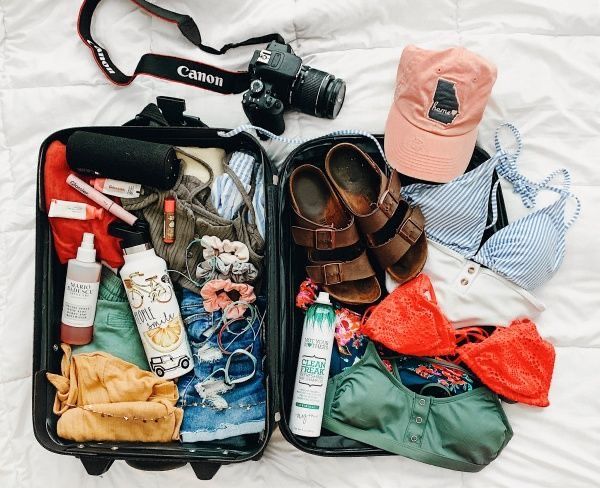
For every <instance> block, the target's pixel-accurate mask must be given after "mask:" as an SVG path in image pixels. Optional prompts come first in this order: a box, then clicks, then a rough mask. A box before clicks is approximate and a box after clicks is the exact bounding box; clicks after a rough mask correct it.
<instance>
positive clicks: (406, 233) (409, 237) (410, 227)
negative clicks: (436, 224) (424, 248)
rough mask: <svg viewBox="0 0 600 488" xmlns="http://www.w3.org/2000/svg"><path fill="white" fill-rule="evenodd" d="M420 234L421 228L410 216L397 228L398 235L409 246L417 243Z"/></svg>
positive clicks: (421, 232)
mask: <svg viewBox="0 0 600 488" xmlns="http://www.w3.org/2000/svg"><path fill="white" fill-rule="evenodd" d="M422 234H423V228H422V227H421V226H420V225H418V224H416V223H415V222H413V221H412V220H411V219H410V218H409V219H407V220H406V222H404V225H401V226H400V228H399V229H398V235H399V236H400V237H402V239H404V240H405V241H406V242H408V243H409V244H410V245H411V246H414V245H415V244H416V243H417V241H418V240H419V237H421V235H422Z"/></svg>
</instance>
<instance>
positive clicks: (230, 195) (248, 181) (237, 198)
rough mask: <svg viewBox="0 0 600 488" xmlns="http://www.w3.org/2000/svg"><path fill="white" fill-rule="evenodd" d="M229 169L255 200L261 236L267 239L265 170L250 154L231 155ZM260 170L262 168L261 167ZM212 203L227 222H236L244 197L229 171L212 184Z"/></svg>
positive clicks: (253, 200) (253, 202) (256, 216)
mask: <svg viewBox="0 0 600 488" xmlns="http://www.w3.org/2000/svg"><path fill="white" fill-rule="evenodd" d="M227 166H228V167H229V169H230V170H231V171H233V173H235V175H236V176H237V177H238V179H239V182H240V183H241V184H242V185H243V188H244V189H245V190H246V192H247V193H249V194H250V195H251V196H252V204H253V206H254V210H255V211H254V214H255V218H256V222H253V223H255V224H256V226H257V227H258V230H259V232H260V234H261V236H262V237H263V238H264V236H265V211H264V207H265V203H264V202H265V193H264V169H263V167H262V165H257V164H256V160H255V159H254V156H251V155H250V154H247V153H244V152H241V151H235V152H233V153H231V155H230V157H229V161H228V162H227ZM257 166H258V167H257ZM254 173H256V175H255V178H254V181H255V185H254V186H255V188H254V189H253V188H252V181H253V178H252V176H253V174H254ZM211 200H212V203H213V205H214V206H215V208H216V209H217V213H218V214H219V215H220V216H221V217H223V218H226V219H232V218H233V217H234V216H235V215H236V213H237V212H238V210H239V209H240V208H241V206H242V204H243V198H242V194H241V193H240V190H239V188H238V185H236V183H235V181H234V180H233V179H232V177H231V173H230V172H228V171H226V172H225V173H224V174H222V175H221V176H217V177H216V178H215V180H214V182H213V184H212V192H211Z"/></svg>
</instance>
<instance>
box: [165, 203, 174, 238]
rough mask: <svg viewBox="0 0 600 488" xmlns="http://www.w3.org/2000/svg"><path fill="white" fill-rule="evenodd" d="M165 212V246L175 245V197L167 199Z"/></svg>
mask: <svg viewBox="0 0 600 488" xmlns="http://www.w3.org/2000/svg"><path fill="white" fill-rule="evenodd" d="M163 210H164V221H163V241H164V242H165V244H173V243H174V242H175V199H174V198H173V197H167V198H165V202H164V207H163Z"/></svg>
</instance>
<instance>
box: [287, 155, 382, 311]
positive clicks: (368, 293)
mask: <svg viewBox="0 0 600 488" xmlns="http://www.w3.org/2000/svg"><path fill="white" fill-rule="evenodd" d="M290 200H291V203H292V208H293V210H294V214H295V223H296V225H295V226H293V227H292V236H293V238H294V242H295V243H296V244H299V245H300V246H304V247H306V248H307V249H308V259H309V264H308V266H306V272H307V273H308V276H309V277H310V278H311V279H312V280H313V281H314V282H315V283H317V284H319V285H321V287H322V288H323V290H324V291H326V292H328V293H329V294H330V295H331V296H332V297H333V298H335V299H336V300H338V301H340V302H343V303H347V304H351V305H364V304H369V303H373V302H375V301H377V300H378V299H379V297H380V296H381V287H380V285H379V282H378V281H377V278H376V277H375V271H374V270H373V267H372V266H371V263H370V262H369V259H368V258H367V254H366V251H365V250H364V249H363V248H362V247H361V246H360V244H359V241H360V237H359V235H358V229H357V228H356V225H355V223H354V217H353V216H352V215H351V214H349V213H348V211H347V210H346V208H345V207H344V205H343V204H342V202H341V201H340V199H339V197H338V196H337V194H336V193H335V191H334V190H333V188H332V187H331V184H330V183H329V181H328V180H327V178H326V177H325V174H324V173H323V171H321V170H320V169H319V168H317V167H315V166H313V165H310V164H304V165H302V166H299V167H298V168H296V169H295V170H294V171H293V173H292V174H291V176H290Z"/></svg>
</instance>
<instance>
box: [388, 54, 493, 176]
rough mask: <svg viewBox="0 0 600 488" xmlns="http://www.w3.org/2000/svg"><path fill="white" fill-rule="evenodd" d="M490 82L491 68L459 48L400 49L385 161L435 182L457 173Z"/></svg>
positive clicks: (470, 146) (467, 156)
mask: <svg viewBox="0 0 600 488" xmlns="http://www.w3.org/2000/svg"><path fill="white" fill-rule="evenodd" d="M495 81H496V67H495V66H494V65H493V64H492V63H490V62H488V61H486V60H485V59H483V58H482V57H480V56H478V55H477V54H475V53H473V52H472V51H469V50H467V49H465V48H462V47H454V48H451V49H445V50H443V51H429V50H427V49H421V48H418V47H416V46H412V45H411V46H407V47H406V48H404V51H403V52H402V56H401V57H400V64H399V65H398V73H397V75H396V92H395V95H394V103H393V104H392V107H391V108H390V112H389V114H388V119H387V123H386V126H385V155H386V158H387V160H388V162H389V164H390V165H391V166H392V167H393V168H395V169H396V170H397V171H399V172H400V173H402V174H405V175H407V176H412V177H413V178H418V179H421V180H426V181H433V182H438V183H446V182H448V181H450V180H452V179H453V178H456V177H457V176H460V175H461V174H463V173H464V172H465V170H466V168H467V166H468V165H469V161H470V159H471V155H472V154H473V149H474V148H475V141H476V139H477V126H478V125H479V122H480V121H481V118H482V117H483V111H484V110H485V106H486V104H487V101H488V98H489V97H490V93H491V91H492V86H494V82H495Z"/></svg>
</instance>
